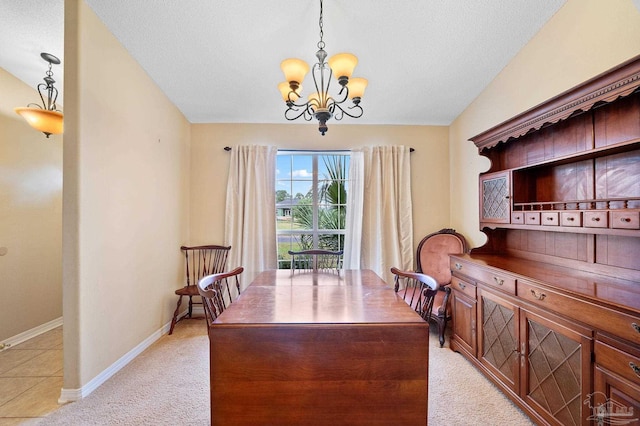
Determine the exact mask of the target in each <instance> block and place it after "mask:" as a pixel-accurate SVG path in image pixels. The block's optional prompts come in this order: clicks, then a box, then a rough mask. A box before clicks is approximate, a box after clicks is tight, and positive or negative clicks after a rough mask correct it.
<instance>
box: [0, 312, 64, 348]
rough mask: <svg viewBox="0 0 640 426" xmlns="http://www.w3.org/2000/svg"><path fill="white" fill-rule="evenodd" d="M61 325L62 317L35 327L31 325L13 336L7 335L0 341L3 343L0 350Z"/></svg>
mask: <svg viewBox="0 0 640 426" xmlns="http://www.w3.org/2000/svg"><path fill="white" fill-rule="evenodd" d="M61 325H62V317H59V318H56V319H54V320H51V321H49V322H46V323H44V324H40V325H39V326H37V327H33V328H32V329H30V330H27V331H24V332H22V333H20V334H16V335H15V336H13V337H9V338H8V339H7V340H5V341H3V342H0V343H2V345H3V348H2V349H1V350H0V351H2V350H5V349H8V348H10V347H12V346H16V345H19V344H20V343H22V342H24V341H27V340H29V339H33V338H34V337H36V336H39V335H41V334H43V333H46V332H47V331H50V330H53V329H54V328H56V327H59V326H61Z"/></svg>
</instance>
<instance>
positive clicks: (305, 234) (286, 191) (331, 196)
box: [275, 151, 350, 269]
mask: <svg viewBox="0 0 640 426" xmlns="http://www.w3.org/2000/svg"><path fill="white" fill-rule="evenodd" d="M349 158H350V156H349V153H348V152H325V151H321V152H312V151H297V152H296V151H278V155H277V158H276V180H275V182H276V234H277V245H278V268H280V269H288V268H289V267H290V266H291V258H290V256H289V254H288V253H287V252H288V251H289V250H292V251H299V250H309V249H327V250H342V249H343V248H344V237H345V218H346V207H347V188H348V179H349V177H348V173H349Z"/></svg>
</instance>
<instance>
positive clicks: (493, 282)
mask: <svg viewBox="0 0 640 426" xmlns="http://www.w3.org/2000/svg"><path fill="white" fill-rule="evenodd" d="M451 270H452V271H458V272H460V273H462V274H464V275H466V276H467V277H470V278H471V279H472V280H473V281H480V282H482V283H483V284H486V285H488V286H490V287H494V288H497V289H500V290H502V291H504V292H507V293H509V294H514V295H515V294H516V279H515V277H513V276H511V275H507V274H504V273H503V272H502V271H495V270H493V269H490V268H483V267H482V266H478V265H475V264H473V263H467V262H461V261H459V260H453V259H451Z"/></svg>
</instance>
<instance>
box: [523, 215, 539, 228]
mask: <svg viewBox="0 0 640 426" xmlns="http://www.w3.org/2000/svg"><path fill="white" fill-rule="evenodd" d="M524 223H525V225H540V212H526V213H525V214H524Z"/></svg>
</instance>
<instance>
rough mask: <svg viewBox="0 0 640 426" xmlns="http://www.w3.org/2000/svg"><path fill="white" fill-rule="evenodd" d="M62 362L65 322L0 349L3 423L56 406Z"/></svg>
mask: <svg viewBox="0 0 640 426" xmlns="http://www.w3.org/2000/svg"><path fill="white" fill-rule="evenodd" d="M62 366H63V364H62V326H60V327H57V328H54V329H53V330H51V331H48V332H46V333H43V334H41V335H39V336H36V337H34V338H32V339H29V340H27V341H26V342H23V343H20V344H19V345H16V346H14V347H10V348H9V349H6V350H4V351H2V352H0V426H8V425H24V424H29V423H30V422H33V421H35V419H37V418H40V417H45V416H47V415H48V414H51V413H52V412H53V411H55V410H57V409H58V408H59V407H60V405H59V404H58V398H59V397H60V390H61V389H62Z"/></svg>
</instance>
